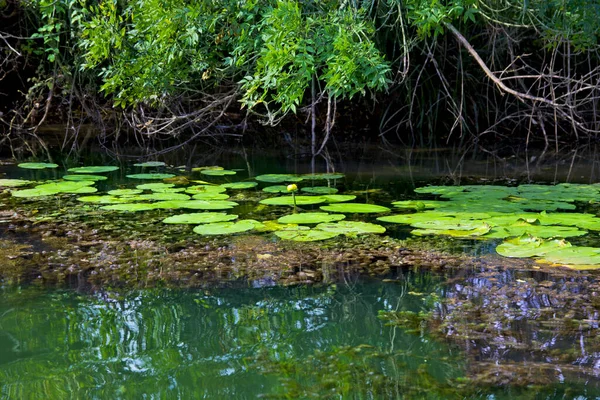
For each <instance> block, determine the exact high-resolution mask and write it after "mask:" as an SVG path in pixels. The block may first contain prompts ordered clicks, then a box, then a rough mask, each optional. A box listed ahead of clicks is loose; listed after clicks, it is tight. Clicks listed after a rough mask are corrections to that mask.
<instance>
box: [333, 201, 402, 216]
mask: <svg viewBox="0 0 600 400" xmlns="http://www.w3.org/2000/svg"><path fill="white" fill-rule="evenodd" d="M321 210H323V211H330V212H341V213H349V214H350V213H351V214H365V213H385V212H389V211H390V209H389V208H387V207H384V206H378V205H375V204H361V203H341V204H331V205H327V206H321Z"/></svg>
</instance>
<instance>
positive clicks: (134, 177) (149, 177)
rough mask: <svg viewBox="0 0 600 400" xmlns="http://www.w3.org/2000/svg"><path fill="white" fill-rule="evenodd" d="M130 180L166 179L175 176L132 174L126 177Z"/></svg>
mask: <svg viewBox="0 0 600 400" xmlns="http://www.w3.org/2000/svg"><path fill="white" fill-rule="evenodd" d="M126 176H127V177H128V178H131V179H167V178H173V177H174V176H175V175H173V174H132V175H126Z"/></svg>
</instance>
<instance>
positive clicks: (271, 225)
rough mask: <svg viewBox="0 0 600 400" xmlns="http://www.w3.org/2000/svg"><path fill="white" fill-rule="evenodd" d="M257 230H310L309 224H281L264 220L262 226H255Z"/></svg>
mask: <svg viewBox="0 0 600 400" xmlns="http://www.w3.org/2000/svg"><path fill="white" fill-rule="evenodd" d="M254 229H255V230H256V231H257V232H276V231H281V230H289V229H291V230H308V229H310V228H309V227H308V226H299V225H295V224H280V223H279V222H277V221H262V226H261V227H255V228H254Z"/></svg>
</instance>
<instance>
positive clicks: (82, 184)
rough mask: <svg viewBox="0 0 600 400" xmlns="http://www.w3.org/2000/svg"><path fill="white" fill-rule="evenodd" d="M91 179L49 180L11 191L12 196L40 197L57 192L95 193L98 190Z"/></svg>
mask: <svg viewBox="0 0 600 400" xmlns="http://www.w3.org/2000/svg"><path fill="white" fill-rule="evenodd" d="M93 184H94V182H93V181H78V182H70V181H61V182H51V183H45V184H42V185H38V186H36V187H35V188H33V189H24V190H18V191H13V192H12V195H13V196H14V197H40V196H52V195H55V194H59V193H70V194H84V193H95V192H97V191H98V189H96V188H95V187H92V186H91V185H93Z"/></svg>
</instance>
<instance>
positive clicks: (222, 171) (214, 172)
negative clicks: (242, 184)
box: [200, 169, 237, 176]
mask: <svg viewBox="0 0 600 400" xmlns="http://www.w3.org/2000/svg"><path fill="white" fill-rule="evenodd" d="M200 173H201V174H203V175H208V176H225V175H235V174H236V173H237V172H235V171H231V170H229V169H204V170H202V171H200Z"/></svg>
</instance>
